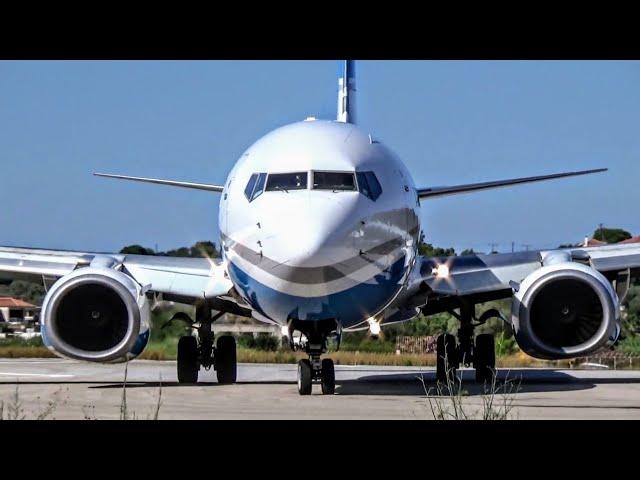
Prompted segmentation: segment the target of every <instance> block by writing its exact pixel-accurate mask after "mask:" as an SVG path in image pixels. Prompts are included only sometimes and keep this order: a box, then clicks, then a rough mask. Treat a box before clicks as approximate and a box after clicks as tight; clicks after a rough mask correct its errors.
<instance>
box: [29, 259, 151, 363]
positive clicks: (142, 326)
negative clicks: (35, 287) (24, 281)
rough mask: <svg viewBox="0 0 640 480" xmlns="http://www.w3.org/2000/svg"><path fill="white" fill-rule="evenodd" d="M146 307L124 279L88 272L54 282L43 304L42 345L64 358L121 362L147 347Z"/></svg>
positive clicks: (103, 271) (134, 285)
mask: <svg viewBox="0 0 640 480" xmlns="http://www.w3.org/2000/svg"><path fill="white" fill-rule="evenodd" d="M149 318H150V306H149V301H148V299H147V298H146V296H145V295H144V294H143V293H142V291H141V288H140V286H139V285H138V284H137V283H136V282H134V281H133V280H132V279H131V278H130V277H129V276H127V275H125V274H124V273H122V272H120V271H117V270H113V269H110V268H94V267H87V268H81V269H78V270H75V271H74V272H72V273H70V274H69V275H66V276H64V277H62V278H61V279H60V280H58V281H57V282H56V283H55V284H54V285H53V286H52V287H51V289H50V290H49V292H48V293H47V295H46V297H45V299H44V302H43V304H42V313H41V322H42V339H43V342H44V343H45V345H46V346H47V347H49V349H51V350H53V351H54V352H55V353H57V354H59V355H62V356H64V357H68V358H74V359H78V360H86V361H91V362H123V361H126V360H130V359H133V358H135V357H137V356H138V355H140V354H141V353H142V351H143V350H144V348H145V347H146V345H147V342H148V341H149V333H150V332H149V325H150V322H149Z"/></svg>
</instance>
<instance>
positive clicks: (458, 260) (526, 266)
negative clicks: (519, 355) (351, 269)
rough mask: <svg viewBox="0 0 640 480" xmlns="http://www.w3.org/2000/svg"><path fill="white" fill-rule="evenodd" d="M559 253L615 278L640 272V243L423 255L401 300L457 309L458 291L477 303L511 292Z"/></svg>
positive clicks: (411, 304)
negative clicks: (455, 255)
mask: <svg viewBox="0 0 640 480" xmlns="http://www.w3.org/2000/svg"><path fill="white" fill-rule="evenodd" d="M554 256H555V257H556V259H557V258H561V259H563V261H570V262H579V263H581V264H585V265H588V266H591V267H592V268H594V269H596V270H598V271H599V272H600V273H602V274H604V275H605V277H607V278H609V279H610V280H613V279H615V278H616V276H617V275H618V274H620V273H628V274H629V276H630V277H633V276H638V275H640V245H638V244H622V245H606V246H601V247H588V248H582V247H574V248H567V249H558V250H538V251H527V252H517V253H498V254H492V255H469V256H459V257H437V258H435V257H434V258H431V257H418V259H417V261H416V264H415V266H414V268H413V271H412V273H411V275H410V279H409V286H408V289H407V292H406V294H404V295H403V298H402V299H399V300H400V302H401V303H402V304H403V307H402V308H404V309H409V310H411V309H415V308H422V310H423V312H425V313H427V314H433V313H438V312H440V311H446V310H448V309H451V308H452V307H451V305H455V299H456V298H458V297H473V299H474V300H475V301H476V303H481V302H484V301H491V300H498V299H501V298H510V297H511V296H512V295H513V292H514V289H517V288H518V285H519V284H520V282H522V280H524V278H525V277H527V276H528V275H529V274H530V273H532V272H533V271H535V270H537V269H539V268H541V267H542V266H544V265H546V264H547V262H548V261H549V259H550V258H552V257H554ZM425 307H426V308H425ZM454 308H455V307H454ZM390 313H391V312H390Z"/></svg>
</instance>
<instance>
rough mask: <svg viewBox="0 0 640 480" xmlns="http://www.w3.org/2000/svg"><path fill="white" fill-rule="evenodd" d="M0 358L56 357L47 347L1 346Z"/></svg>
mask: <svg viewBox="0 0 640 480" xmlns="http://www.w3.org/2000/svg"><path fill="white" fill-rule="evenodd" d="M0 358H57V357H56V356H55V354H53V353H52V352H51V351H50V350H49V349H48V348H47V347H32V346H1V347H0Z"/></svg>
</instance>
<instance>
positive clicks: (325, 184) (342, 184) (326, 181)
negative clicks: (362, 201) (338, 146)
mask: <svg viewBox="0 0 640 480" xmlns="http://www.w3.org/2000/svg"><path fill="white" fill-rule="evenodd" d="M313 189H314V190H333V191H355V189H356V181H355V176H354V174H353V173H351V172H313Z"/></svg>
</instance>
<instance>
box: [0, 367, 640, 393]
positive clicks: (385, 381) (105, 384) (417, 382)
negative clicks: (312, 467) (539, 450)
mask: <svg viewBox="0 0 640 480" xmlns="http://www.w3.org/2000/svg"><path fill="white" fill-rule="evenodd" d="M370 371H371V372H378V370H376V369H375V368H372V369H371V370H370ZM366 372H367V370H360V371H358V373H364V375H362V376H360V377H358V378H354V379H349V380H341V379H340V372H338V379H337V380H336V394H338V395H368V396H416V397H426V396H427V395H429V396H438V395H448V392H447V390H446V389H440V390H438V388H437V384H436V378H435V371H434V370H426V371H424V372H420V371H411V372H409V371H405V372H402V371H401V372H398V373H392V374H378V375H367V374H366ZM619 372H620V371H619ZM610 373H611V372H609V371H602V372H596V373H594V374H593V375H592V376H590V377H589V378H576V377H574V376H572V375H569V374H567V373H566V372H564V371H557V370H550V369H539V370H538V369H513V370H506V369H501V370H499V371H498V380H497V382H496V391H497V393H498V394H500V393H530V392H557V391H560V392H562V391H578V390H588V389H592V388H594V387H595V386H596V385H598V384H640V377H632V376H624V375H622V376H617V377H612V376H610V375H609V374H610ZM458 375H461V378H462V388H463V390H464V391H465V394H467V395H469V396H476V395H482V394H483V393H485V389H484V386H483V385H479V384H477V383H476V382H475V380H474V372H473V370H464V371H461V372H459V373H458ZM459 378H460V377H459ZM423 382H424V383H423ZM2 384H4V385H10V384H19V385H69V384H74V385H88V388H91V389H122V387H123V382H122V380H115V381H100V380H62V379H61V380H46V381H31V380H27V381H25V380H20V381H17V382H16V381H12V380H9V379H8V378H7V379H2V381H1V382H0V385H2ZM237 384H238V385H291V386H292V387H293V388H295V384H296V382H295V379H294V378H292V379H291V380H290V381H289V380H264V381H239V382H237ZM160 386H162V388H189V387H194V386H197V387H206V388H211V387H220V386H221V385H220V384H218V383H217V382H215V381H205V382H198V383H197V384H184V383H178V382H176V381H167V382H164V381H163V382H160V381H137V380H130V381H127V388H159V387H160ZM316 387H318V386H316ZM427 392H428V393H427Z"/></svg>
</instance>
